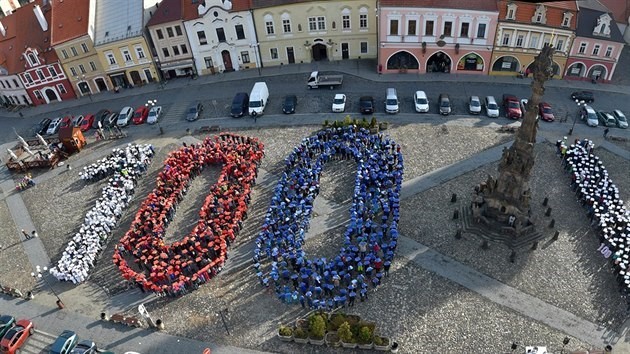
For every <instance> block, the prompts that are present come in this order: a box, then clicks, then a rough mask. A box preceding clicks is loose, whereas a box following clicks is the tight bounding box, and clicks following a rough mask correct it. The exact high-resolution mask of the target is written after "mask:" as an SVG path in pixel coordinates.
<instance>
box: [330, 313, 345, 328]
mask: <svg viewBox="0 0 630 354" xmlns="http://www.w3.org/2000/svg"><path fill="white" fill-rule="evenodd" d="M344 322H346V317H345V316H344V315H342V314H340V313H336V314H333V315H332V317H331V318H330V322H328V330H329V331H336V330H338V329H339V326H341V324H342V323H344Z"/></svg>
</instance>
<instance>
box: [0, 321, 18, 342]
mask: <svg viewBox="0 0 630 354" xmlns="http://www.w3.org/2000/svg"><path fill="white" fill-rule="evenodd" d="M13 326H15V317H13V316H10V315H2V316H0V338H2V337H3V336H4V335H5V334H6V333H7V332H8V331H9V330H10V329H11V328H13Z"/></svg>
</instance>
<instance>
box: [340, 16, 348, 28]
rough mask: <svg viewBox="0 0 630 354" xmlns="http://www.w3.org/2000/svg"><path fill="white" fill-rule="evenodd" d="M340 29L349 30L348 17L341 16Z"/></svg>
mask: <svg viewBox="0 0 630 354" xmlns="http://www.w3.org/2000/svg"><path fill="white" fill-rule="evenodd" d="M341 29H345V30H348V29H350V15H343V16H341Z"/></svg>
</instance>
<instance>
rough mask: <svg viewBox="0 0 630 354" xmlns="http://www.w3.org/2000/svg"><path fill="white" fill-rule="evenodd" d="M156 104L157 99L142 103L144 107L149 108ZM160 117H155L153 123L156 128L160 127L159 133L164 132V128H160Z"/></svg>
mask: <svg viewBox="0 0 630 354" xmlns="http://www.w3.org/2000/svg"><path fill="white" fill-rule="evenodd" d="M156 104H157V99H153V100H148V101H147V103H145V104H144V106H145V107H147V108H149V109H151V108H153V107H155V105H156ZM159 118H160V117H156V120H155V123H156V124H157V126H158V128H159V129H160V135H163V134H164V130H163V129H162V126H161V125H160V120H159Z"/></svg>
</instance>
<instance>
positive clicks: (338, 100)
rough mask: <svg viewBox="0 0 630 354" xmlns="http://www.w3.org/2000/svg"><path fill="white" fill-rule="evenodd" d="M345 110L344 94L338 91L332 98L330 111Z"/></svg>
mask: <svg viewBox="0 0 630 354" xmlns="http://www.w3.org/2000/svg"><path fill="white" fill-rule="evenodd" d="M345 110H346V95H344V94H343V93H338V94H336V95H335V98H333V103H332V111H333V112H335V113H340V112H344V111H345Z"/></svg>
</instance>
